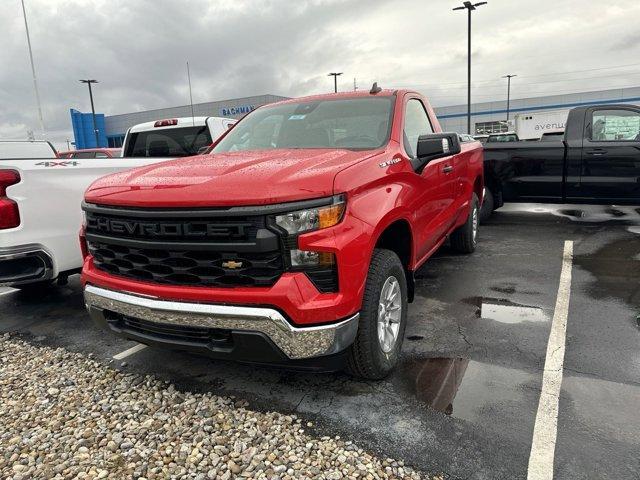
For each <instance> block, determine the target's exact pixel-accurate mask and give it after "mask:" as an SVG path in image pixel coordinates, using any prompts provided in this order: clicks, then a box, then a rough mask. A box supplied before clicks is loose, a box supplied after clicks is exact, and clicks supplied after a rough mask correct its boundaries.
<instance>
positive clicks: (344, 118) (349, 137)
mask: <svg viewBox="0 0 640 480" xmlns="http://www.w3.org/2000/svg"><path fill="white" fill-rule="evenodd" d="M394 98H395V97H365V98H348V99H339V100H321V101H315V102H299V103H298V102H296V103H286V104H282V105H274V106H270V107H263V108H260V109H258V110H255V111H253V112H252V113H250V114H249V115H247V116H246V117H245V118H244V119H242V121H240V122H239V123H238V124H237V125H235V126H234V128H233V129H232V130H231V131H230V132H229V133H228V134H227V135H226V136H225V137H224V138H223V139H222V140H221V141H220V143H218V145H216V146H215V148H214V149H213V153H223V152H237V151H243V150H269V149H275V148H346V149H352V150H369V149H374V148H379V147H382V146H383V145H385V144H386V143H387V142H388V141H389V131H390V125H391V115H392V113H393V100H394Z"/></svg>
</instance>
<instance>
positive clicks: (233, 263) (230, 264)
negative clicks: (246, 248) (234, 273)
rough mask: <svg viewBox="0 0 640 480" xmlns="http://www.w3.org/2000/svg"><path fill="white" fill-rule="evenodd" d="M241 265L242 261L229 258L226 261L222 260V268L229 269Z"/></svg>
mask: <svg viewBox="0 0 640 480" xmlns="http://www.w3.org/2000/svg"><path fill="white" fill-rule="evenodd" d="M241 266H242V262H236V261H235V260H229V261H227V262H222V268H228V269H230V270H233V269H236V268H240V267H241Z"/></svg>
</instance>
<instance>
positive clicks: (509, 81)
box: [502, 75, 518, 128]
mask: <svg viewBox="0 0 640 480" xmlns="http://www.w3.org/2000/svg"><path fill="white" fill-rule="evenodd" d="M517 76H518V75H505V76H504V77H502V78H506V79H507V128H509V101H510V100H511V79H512V78H513V77H517Z"/></svg>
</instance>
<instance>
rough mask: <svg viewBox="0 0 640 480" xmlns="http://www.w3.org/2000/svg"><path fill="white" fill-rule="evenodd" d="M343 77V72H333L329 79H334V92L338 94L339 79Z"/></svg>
mask: <svg viewBox="0 0 640 480" xmlns="http://www.w3.org/2000/svg"><path fill="white" fill-rule="evenodd" d="M340 75H342V72H331V73H330V74H329V75H327V76H328V77H333V92H334V93H338V77H339V76H340Z"/></svg>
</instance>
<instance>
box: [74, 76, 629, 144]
mask: <svg viewBox="0 0 640 480" xmlns="http://www.w3.org/2000/svg"><path fill="white" fill-rule="evenodd" d="M425 93H426V94H427V96H428V95H429V93H428V91H427V92H425ZM287 98H288V97H283V96H279V95H271V94H265V95H256V96H252V97H243V98H233V99H229V100H220V101H214V102H206V103H196V104H194V105H193V114H194V115H195V116H214V117H230V118H240V117H242V116H243V115H245V114H246V113H248V112H250V111H252V110H253V109H255V108H257V107H259V106H261V105H266V104H268V103H273V102H277V101H279V100H284V99H287ZM612 103H636V104H640V87H631V88H619V89H611V90H600V91H593V92H581V93H567V94H562V95H549V96H544V97H531V98H519V99H513V100H511V102H510V108H509V114H510V121H511V122H510V123H509V124H507V122H506V118H507V102H506V99H504V100H497V101H491V102H482V103H474V104H472V105H471V128H472V130H473V132H472V133H473V134H486V133H499V132H506V131H508V130H512V129H513V128H514V125H515V123H514V120H515V119H516V118H517V117H518V116H530V117H532V118H533V117H534V116H535V114H541V113H544V112H561V111H568V110H569V109H571V108H573V107H578V106H583V105H596V104H612ZM435 111H436V115H437V116H438V119H439V120H440V124H441V125H442V128H443V130H444V131H448V132H460V133H466V131H467V105H466V104H464V105H454V106H445V107H436V108H435ZM189 116H191V106H190V105H181V106H177V107H168V108H161V109H156V110H145V111H140V112H131V113H123V114H120V115H109V116H107V115H103V114H96V123H97V127H98V131H99V141H100V145H101V146H109V147H119V146H121V145H122V142H123V140H124V135H125V133H126V132H127V130H128V129H129V128H130V127H132V126H133V125H136V124H138V123H143V122H150V121H154V120H161V119H164V118H178V117H189ZM71 119H72V126H73V132H74V137H75V145H76V148H78V149H80V148H91V147H95V145H96V144H95V134H94V132H93V123H92V118H91V114H90V113H81V112H78V111H76V110H71Z"/></svg>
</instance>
